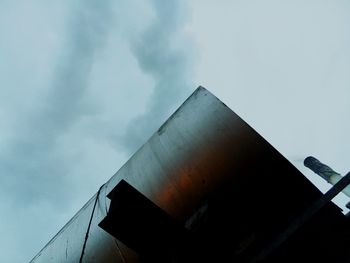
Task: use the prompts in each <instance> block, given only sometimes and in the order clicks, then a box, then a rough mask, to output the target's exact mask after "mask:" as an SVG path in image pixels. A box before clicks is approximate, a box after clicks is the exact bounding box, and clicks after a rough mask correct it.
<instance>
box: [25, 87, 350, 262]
mask: <svg viewBox="0 0 350 263" xmlns="http://www.w3.org/2000/svg"><path fill="white" fill-rule="evenodd" d="M343 179H344V180H343ZM343 179H342V180H341V181H340V182H339V183H338V184H337V185H336V186H335V187H334V188H332V189H331V191H330V192H329V193H327V194H326V195H323V194H322V193H321V192H320V191H319V190H318V189H317V188H316V187H315V186H314V185H313V184H312V183H310V182H309V181H308V180H307V179H306V178H305V177H304V175H303V174H301V173H300V172H299V171H298V170H297V169H296V168H295V167H294V166H293V165H292V164H291V163H289V162H288V161H287V160H286V159H285V158H284V157H283V156H282V155H281V154H280V153H279V152H278V151H277V150H276V149H274V148H273V147H272V146H271V145H270V144H269V143H268V142H267V141H265V140H264V139H263V138H262V137H261V136H260V135H259V134H258V133H256V132H255V131H254V130H253V129H252V128H251V127H250V126H249V125H248V124H247V123H245V122H244V121H243V120H242V119H241V118H240V117H238V116H237V115H236V114H235V113H234V112H232V111H231V110H230V109H229V108H228V107H227V106H226V105H225V104H223V103H222V102H221V101H220V100H218V99H217V98H216V97H214V96H213V95H212V94H211V93H209V92H208V91H207V90H205V89H204V88H202V87H199V88H198V89H197V90H196V91H195V92H194V93H193V94H192V95H191V96H190V97H189V98H188V99H187V100H186V101H185V102H184V103H183V105H182V106H181V107H180V108H179V109H178V110H177V111H176V112H175V113H174V114H173V115H172V116H171V117H170V118H169V119H168V120H167V121H166V122H165V123H164V124H163V125H162V126H161V127H160V128H159V129H158V130H157V131H156V132H155V133H154V135H153V136H152V137H151V138H150V139H149V140H148V141H147V142H146V143H145V144H144V145H143V146H142V147H141V148H140V149H139V150H138V151H137V152H136V153H135V154H134V155H133V156H132V157H131V159H130V160H129V161H128V162H127V163H126V164H125V165H124V166H123V167H121V169H120V170H119V171H118V172H117V173H116V174H115V175H114V176H113V177H112V178H111V179H110V180H109V181H108V182H107V183H106V184H104V185H103V186H101V188H100V189H99V191H98V192H97V194H96V195H95V196H93V197H92V198H91V199H90V201H89V202H88V203H87V204H86V205H85V206H84V207H83V208H82V209H81V210H80V211H79V212H78V213H77V214H76V215H75V216H74V217H73V218H72V219H71V221H69V222H68V223H67V225H66V226H64V227H63V229H62V230H61V231H60V232H59V233H58V234H57V235H56V236H55V237H54V238H53V239H52V240H51V241H50V242H49V243H48V244H47V245H46V246H45V247H44V248H43V249H42V251H40V252H39V254H38V255H37V256H36V257H35V258H34V259H33V260H32V261H31V262H32V263H39V262H45V263H47V262H57V263H62V262H69V263H73V262H74V263H76V262H89V263H92V262H98V263H112V262H114V263H115V262H173V263H176V262H298V261H299V262H332V263H335V262H350V255H349V246H350V229H349V220H348V218H347V217H346V216H345V215H343V213H342V211H341V210H340V209H339V208H338V207H337V206H336V205H334V204H333V203H332V202H330V200H331V199H332V196H334V195H335V194H336V193H337V192H339V191H341V188H342V187H345V186H346V184H347V183H348V182H347V181H349V179H350V177H349V176H346V177H344V178H343Z"/></svg>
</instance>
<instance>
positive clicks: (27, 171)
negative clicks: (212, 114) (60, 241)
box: [0, 0, 350, 263]
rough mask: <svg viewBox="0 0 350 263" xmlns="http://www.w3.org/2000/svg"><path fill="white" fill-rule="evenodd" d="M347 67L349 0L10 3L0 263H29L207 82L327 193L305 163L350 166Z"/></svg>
mask: <svg viewBox="0 0 350 263" xmlns="http://www.w3.org/2000/svg"><path fill="white" fill-rule="evenodd" d="M349 70H350V4H349V3H348V1H340V0H335V1H324V0H318V1H316V0H314V1H311V0H303V1H302V0H293V1H277V0H266V1H238V0H231V1H229V0H219V1H209V0H191V1H184V0H183V1H179V0H176V1H175V0H174V1H162V0H153V1H150V0H120V1H111V0H106V1H98V0H85V1H83V0H75V1H68V0H63V1H50V2H48V1H44V0H31V1H27V0H16V1H10V0H2V1H0V135H1V136H0V233H1V235H0V247H1V248H2V249H1V253H0V262H9V263H11V262H13V263H19V262H28V261H29V260H30V259H31V258H32V257H33V256H34V255H35V254H36V253H37V252H38V251H39V250H40V249H41V248H42V247H43V246H44V245H45V243H46V242H47V241H48V240H49V239H50V238H51V237H52V236H53V235H54V234H55V233H56V232H57V231H58V230H59V229H60V228H61V227H62V226H63V225H64V223H65V222H67V221H68V220H69V219H70V218H71V217H72V216H73V214H74V213H75V212H76V211H77V210H78V209H79V208H80V207H81V206H82V205H83V204H84V203H85V201H87V199H88V198H89V197H90V196H91V195H92V194H93V193H94V192H96V191H97V189H98V187H99V186H100V185H101V184H102V183H104V182H105V181H106V180H107V179H109V177H111V176H112V175H113V174H114V173H115V172H116V170H117V169H118V168H119V167H120V166H121V165H122V164H123V163H124V162H125V161H126V160H127V159H128V157H129V156H130V155H131V154H132V153H133V152H134V151H135V150H136V149H137V148H138V147H139V146H140V145H141V144H142V143H143V142H145V141H146V140H147V138H148V137H149V136H150V135H151V134H152V132H153V131H154V130H155V129H156V128H157V127H158V126H160V124H161V123H162V122H163V121H164V120H165V119H166V117H167V116H169V115H170V113H171V112H172V111H173V110H174V109H176V108H177V107H178V106H179V105H180V104H181V102H182V101H183V100H184V99H185V98H186V97H187V96H188V95H190V93H191V92H192V91H193V90H194V89H195V88H196V87H197V86H198V85H203V86H204V87H206V88H207V89H209V90H210V91H211V92H213V93H214V94H215V95H217V96H218V97H219V98H220V99H221V100H223V101H224V102H225V103H226V104H227V105H228V106H229V107H230V108H231V109H233V110H234V111H235V112H236V113H238V114H239V115H240V116H241V117H243V118H244V119H245V120H246V121H247V122H248V123H249V124H250V125H251V126H252V127H254V128H255V129H256V130H257V131H258V132H259V133H260V134H262V135H263V136H264V137H265V138H266V139H267V140H268V141H269V142H270V143H271V144H272V145H274V146H275V147H276V148H277V149H278V150H279V151H280V152H281V153H283V154H284V155H285V156H286V157H287V158H288V159H289V160H290V161H291V162H292V163H293V164H294V165H296V166H297V167H298V168H299V169H300V170H301V171H302V172H303V173H304V174H305V175H307V176H308V178H310V180H312V181H313V182H315V183H317V185H318V186H319V187H320V188H321V189H322V190H323V191H325V190H326V189H327V188H328V187H329V186H328V185H327V184H325V183H324V182H322V181H321V180H320V179H318V178H316V176H314V175H313V174H312V172H310V171H307V170H306V169H305V168H303V167H302V160H303V158H304V157H305V156H307V155H310V154H312V155H314V156H316V157H318V158H319V159H320V160H321V161H324V162H325V163H328V164H329V165H330V166H332V167H333V168H334V169H335V170H337V171H339V172H340V173H343V174H344V173H346V172H347V171H348V169H349V168H350V167H349V163H350V162H349V157H348V154H347V150H348V149H349V145H350V143H349V142H350V139H349V136H348V134H350V125H349V122H348V121H347V120H348V118H349V116H350V87H349V85H350V74H349ZM346 201H347V199H346V198H344V197H342V196H340V197H339V198H338V199H337V202H338V203H339V204H344V202H346Z"/></svg>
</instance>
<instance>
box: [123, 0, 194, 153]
mask: <svg viewBox="0 0 350 263" xmlns="http://www.w3.org/2000/svg"><path fill="white" fill-rule="evenodd" d="M152 5H153V11H154V16H153V19H152V21H151V23H150V25H149V26H148V28H146V29H145V31H144V32H143V33H142V34H141V35H137V36H136V37H134V38H130V46H131V51H132V53H133V54H134V56H135V58H136V60H137V62H138V65H139V67H140V68H141V69H142V71H143V72H144V73H146V74H148V75H149V76H151V77H152V79H153V80H154V86H153V91H152V94H151V96H150V98H149V103H148V105H147V108H146V110H145V112H143V113H142V114H140V115H139V116H137V117H136V118H134V119H133V120H132V121H131V122H130V123H129V124H128V127H127V129H126V132H125V135H124V136H122V137H121V140H120V143H122V145H123V147H124V149H125V150H126V151H128V152H129V153H133V152H134V151H135V150H137V148H138V147H140V146H141V145H142V143H144V142H146V140H147V139H148V138H149V137H150V136H151V135H152V134H153V133H154V132H155V131H156V129H157V128H158V127H159V126H160V125H161V124H162V122H164V121H165V119H166V118H167V117H168V116H169V115H170V114H171V113H172V111H174V110H175V108H176V107H177V106H178V105H179V104H180V103H181V102H182V101H183V100H184V99H185V98H186V97H187V96H188V95H189V92H190V90H191V89H193V84H192V82H191V77H190V74H191V66H192V65H191V62H192V54H191V52H190V51H191V44H192V43H188V42H187V43H185V42H183V38H184V25H185V23H186V21H188V20H187V15H188V14H187V10H188V9H187V6H186V4H185V1H161V0H154V1H152ZM186 40H187V41H188V40H189V38H186Z"/></svg>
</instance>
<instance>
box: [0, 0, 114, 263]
mask: <svg viewBox="0 0 350 263" xmlns="http://www.w3.org/2000/svg"><path fill="white" fill-rule="evenodd" d="M8 5H9V6H8V8H10V7H11V5H10V4H8ZM25 6H26V3H24V2H21V3H20V4H19V7H18V10H19V12H17V11H13V12H14V13H13V14H14V16H16V17H17V16H18V17H17V18H19V22H18V23H19V25H20V26H25V25H24V24H22V20H21V19H28V21H31V19H32V18H33V20H35V19H37V17H38V16H40V15H41V14H43V15H44V16H45V17H46V16H49V15H48V14H47V13H46V12H52V13H53V11H52V10H50V8H48V7H47V6H45V5H43V6H37V7H36V8H35V9H33V10H32V9H29V11H30V12H29V14H26V15H27V17H25V18H24V17H21V16H20V12H21V11H20V10H21V9H22V7H25ZM12 7H13V6H12ZM65 7H66V9H65V10H66V13H65V15H66V17H68V22H67V23H66V26H67V27H66V29H65V30H62V31H63V32H64V34H62V35H59V37H61V38H62V37H63V39H64V41H62V43H60V44H61V45H60V51H59V52H53V53H55V55H56V58H55V59H53V58H52V57H51V60H48V61H47V62H49V63H50V64H49V65H47V67H51V66H52V65H54V66H52V67H51V69H53V70H52V72H50V74H49V76H48V75H45V73H47V72H45V69H44V71H43V75H41V76H40V78H42V79H47V81H42V82H41V83H40V84H41V85H42V86H40V87H36V86H35V85H34V84H35V83H34V84H33V83H30V82H28V83H21V82H17V83H20V84H22V85H23V86H22V87H20V88H18V87H16V86H14V88H16V89H17V91H19V92H18V93H17V94H11V93H10V92H7V94H10V95H11V97H16V98H15V99H14V100H13V101H15V102H16V103H17V105H16V106H17V107H16V108H13V110H14V112H12V111H11V110H10V109H11V108H10V106H8V108H5V107H2V108H1V113H2V114H3V115H4V116H6V117H7V121H6V122H3V123H2V124H3V125H4V126H6V125H7V126H10V127H11V128H8V133H7V134H5V135H6V140H4V141H2V143H1V146H2V149H1V154H0V174H1V194H0V200H1V206H0V208H1V210H2V211H3V212H2V213H4V214H6V216H1V219H0V220H1V225H2V226H8V227H6V228H5V229H3V230H4V231H2V233H3V237H7V236H10V237H12V238H10V239H8V240H6V241H5V240H3V239H1V240H0V245H1V246H2V247H4V248H8V249H7V250H6V251H7V252H6V253H5V254H3V253H2V255H1V256H0V258H1V260H0V261H2V262H23V261H25V260H29V258H27V259H25V257H28V255H29V254H32V253H34V248H35V249H36V250H38V249H39V248H40V247H38V245H39V244H40V246H42V245H43V244H44V243H45V242H47V241H48V235H53V234H54V232H52V231H57V230H58V229H59V227H61V226H62V225H61V224H63V222H62V219H63V218H65V220H66V217H67V215H66V214H65V213H66V211H67V210H68V211H70V207H71V206H70V204H71V203H74V200H72V197H73V196H74V195H75V192H77V191H76V190H75V189H74V187H75V185H74V184H72V179H71V178H68V175H69V173H70V172H71V170H72V166H73V163H74V159H73V160H72V159H70V158H69V157H70V152H69V151H65V149H63V148H62V145H61V142H62V137H64V136H65V135H66V134H67V133H68V132H69V131H70V130H71V129H73V128H74V126H75V125H77V123H79V120H80V119H81V118H83V117H84V116H86V115H89V114H90V113H91V108H92V107H93V104H91V103H90V101H89V98H88V96H87V91H88V88H89V75H90V73H91V69H92V66H93V64H94V61H95V58H96V56H98V52H99V51H100V49H102V48H103V46H104V44H105V41H106V38H107V37H108V32H109V30H110V22H109V20H110V19H111V15H112V13H111V10H112V8H111V4H110V1H103V2H101V1H97V0H89V1H81V2H76V3H74V4H67V3H66V4H65ZM10 9H11V8H10ZM13 10H15V8H14V9H13ZM61 15H62V14H60V15H59V16H58V17H60V18H61V19H63V18H66V17H62V16H61ZM49 21H51V20H49ZM12 22H13V23H17V21H15V20H13V21H12ZM29 23H30V22H29ZM38 24H40V23H38ZM14 25H15V26H14V28H15V29H16V26H17V24H14ZM28 29H29V30H35V28H34V27H32V28H28ZM44 33H46V32H44ZM49 33H51V34H55V33H56V32H49ZM59 33H61V32H60V31H59ZM8 34H10V33H8ZM34 36H35V35H34ZM11 37H12V39H13V40H17V39H16V38H18V39H19V40H22V41H23V40H24V39H22V37H23V36H22V35H17V36H12V35H11ZM26 37H32V36H31V35H26ZM40 40H41V39H40ZM18 43H19V44H18V45H19V46H15V47H14V48H13V49H14V50H16V51H17V50H18V48H19V47H21V48H24V50H25V52H27V53H29V54H28V55H27V54H26V56H27V58H28V61H23V63H24V65H25V66H26V67H27V66H28V68H27V70H30V63H32V65H33V66H37V63H36V60H40V59H41V58H42V57H41V54H40V52H39V51H38V50H36V49H34V47H35V44H36V41H34V43H31V39H29V41H28V45H25V43H20V41H18ZM38 44H40V45H41V44H42V43H38ZM44 45H45V43H44ZM8 48H9V49H10V50H11V47H8ZM11 51H12V50H11ZM21 52H22V51H21ZM23 52H24V51H23ZM30 52H37V53H36V54H37V57H33V55H31V54H30ZM16 59H17V57H16V52H13V57H10V58H8V61H16ZM19 59H20V57H19ZM54 61H55V62H54ZM14 64H15V63H14ZM15 65H16V64H15ZM16 66H17V65H16ZM42 66H43V65H39V66H38V69H42V68H40V67H42ZM32 70H33V71H34V70H37V68H35V67H34V68H32ZM16 74H17V75H16ZM18 74H19V72H18V71H17V69H14V74H13V76H12V77H13V78H20V77H21V76H18ZM26 77H28V79H31V78H30V77H33V76H26ZM49 78H50V79H49ZM13 83H15V81H13V80H12V79H11V81H9V79H6V78H5V79H2V85H3V86H4V87H6V85H9V87H6V88H5V89H6V90H9V89H10V88H11V85H12V84H13ZM22 90H23V91H25V92H23V93H22ZM2 92H3V93H4V94H6V93H5V91H2ZM35 92H40V93H35ZM27 94H28V97H25V96H24V97H22V96H21V95H27ZM26 99H27V100H29V101H30V102H31V103H28V102H26V101H25V100H26ZM2 100H4V101H5V99H4V98H2ZM20 100H22V101H23V105H21V103H18V102H19V101H20ZM33 103H34V104H33ZM5 105H6V104H5ZM9 105H10V104H9ZM18 112H19V113H20V114H16V113H18ZM12 119H13V120H12ZM71 147H72V148H74V145H71ZM96 187H97V186H96ZM63 215H64V216H63ZM70 216H71V215H70ZM34 233H35V234H34ZM33 236H35V237H36V238H35V241H33ZM44 238H45V239H44ZM18 251H22V252H21V253H20V254H21V255H19V254H18Z"/></svg>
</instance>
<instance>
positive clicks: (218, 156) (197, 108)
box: [31, 87, 319, 263]
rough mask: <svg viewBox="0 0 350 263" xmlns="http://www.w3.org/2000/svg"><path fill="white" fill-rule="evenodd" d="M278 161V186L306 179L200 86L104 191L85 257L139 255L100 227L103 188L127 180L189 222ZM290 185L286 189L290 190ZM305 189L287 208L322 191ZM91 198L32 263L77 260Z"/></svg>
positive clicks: (103, 261)
mask: <svg viewBox="0 0 350 263" xmlns="http://www.w3.org/2000/svg"><path fill="white" fill-rule="evenodd" d="M276 164H279V165H278V169H284V168H286V170H287V172H286V174H285V175H284V177H283V176H282V175H281V177H276V180H277V181H278V182H277V185H280V186H281V187H282V186H283V185H287V184H288V182H287V181H288V180H289V179H290V178H291V176H294V175H296V182H295V183H294V184H295V185H298V184H303V183H305V179H304V178H303V176H302V175H301V174H300V173H299V172H298V171H297V170H296V169H295V168H294V167H293V166H292V165H291V164H290V163H289V162H288V161H287V160H285V159H284V158H283V156H281V155H280V154H279V153H278V152H277V151H276V150H275V149H274V148H273V147H271V145H270V144H268V143H267V142H266V141H265V140H264V139H263V138H262V137H261V136H260V135H259V134H257V133H256V132H255V131H254V130H253V129H252V128H251V127H250V126H249V125H247V124H246V123H245V122H244V121H243V120H242V119H241V118H239V117H238V116H237V115H236V114H235V113H233V112H232V111H231V110H230V109H229V108H228V107H227V106H226V105H225V104H223V103H222V102H221V101H220V100H218V99H217V98H216V97H215V96H213V95H212V94H211V93H210V92H208V91H207V90H206V89H204V88H202V87H199V88H198V89H197V90H196V91H195V92H194V93H193V94H192V95H191V96H190V97H189V98H188V99H187V100H186V101H185V102H184V103H183V105H182V106H181V107H180V108H179V109H178V110H177V111H176V112H175V113H174V114H173V115H172V116H171V117H170V118H169V119H168V120H167V121H166V122H165V123H164V124H163V125H162V126H161V127H160V128H159V130H158V131H156V132H155V133H154V135H153V136H152V137H151V138H150V139H149V140H148V142H147V143H145V144H144V145H143V146H142V147H141V148H140V149H139V150H138V151H137V152H136V153H135V154H134V155H133V156H132V157H131V159H130V160H129V161H128V162H127V163H126V164H125V165H124V166H123V167H122V168H121V169H120V170H119V171H118V172H117V173H116V174H115V175H114V176H113V177H112V178H111V179H110V180H109V181H108V182H107V183H106V184H105V186H103V188H102V189H101V194H100V196H99V201H98V207H97V208H96V211H95V214H94V217H93V220H92V225H91V230H90V236H89V239H88V241H87V244H86V250H85V255H84V260H83V262H86V263H92V262H99V263H109V262H138V261H139V259H138V257H137V255H136V254H135V253H134V252H133V251H131V250H130V249H128V248H127V247H126V246H125V245H123V244H122V243H121V242H119V241H117V240H115V239H114V238H112V237H111V236H110V235H108V234H107V233H106V232H104V231H103V230H102V229H101V228H99V227H98V223H99V222H100V221H101V220H102V219H103V218H104V217H105V215H106V212H107V207H108V202H109V201H108V200H107V199H106V194H107V193H109V192H110V191H111V190H112V189H113V188H114V187H115V186H116V185H117V184H118V183H119V182H120V181H121V180H122V179H124V180H126V181H127V182H128V183H130V184H131V185H132V186H133V187H135V188H136V189H137V190H138V191H139V192H141V193H142V194H143V195H145V196H146V197H147V198H148V199H150V200H151V201H152V202H154V203H155V204H156V205H158V206H159V207H160V208H162V209H163V210H164V211H166V212H167V213H168V214H169V215H171V216H172V217H173V218H174V219H176V220H178V221H180V222H185V221H186V220H187V219H188V218H189V217H190V216H191V215H192V214H193V213H194V212H195V211H196V210H197V209H198V208H199V207H200V206H201V205H202V203H203V201H204V200H205V199H206V198H207V197H208V196H209V195H211V194H213V193H217V192H220V191H222V190H223V189H227V188H230V187H232V186H233V185H235V184H236V183H239V182H240V181H241V180H242V179H243V178H242V177H244V176H252V175H254V174H255V176H260V175H259V174H257V173H256V172H257V171H261V172H263V173H262V174H261V176H264V177H266V179H268V178H270V177H271V176H272V174H273V175H274V176H276V173H278V172H277V168H276V167H275V165H276ZM269 171H270V172H271V173H270V172H269ZM298 176H299V177H298ZM252 178H253V177H252ZM298 178H299V179H298ZM270 179H271V178H270ZM244 180H247V178H244ZM291 191H292V190H288V191H285V192H286V195H288V194H289V193H290V192H291ZM278 193H282V191H278ZM300 194H304V195H305V200H304V201H302V200H299V199H295V200H293V203H290V204H287V205H288V206H289V212H290V213H292V212H293V211H294V210H293V207H298V206H301V207H303V206H306V205H307V203H308V202H311V201H312V200H314V199H316V198H317V197H318V196H319V192H318V191H317V190H310V191H309V190H307V191H306V190H305V192H304V193H300ZM94 198H95V197H93V198H92V199H91V200H90V201H89V202H88V203H87V204H86V205H85V206H84V207H83V208H82V209H81V210H80V211H79V212H78V213H77V214H76V215H75V216H74V217H73V218H72V220H71V221H70V222H68V223H67V225H66V226H64V227H63V229H62V230H61V231H60V232H59V233H58V234H57V235H56V236H55V237H54V238H53V239H52V240H51V241H50V242H49V243H48V244H47V245H46V246H45V247H44V248H43V250H42V251H40V253H39V254H38V255H37V256H36V257H35V258H34V259H33V260H32V261H31V262H32V263H48V262H55V263H64V262H66V263H76V262H79V257H80V253H81V249H82V246H83V242H84V236H85V232H86V229H87V225H88V222H89V218H90V215H91V211H92V207H93V204H94ZM281 216H283V215H281ZM275 220H276V222H277V221H278V220H279V218H278V217H277V218H275Z"/></svg>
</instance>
